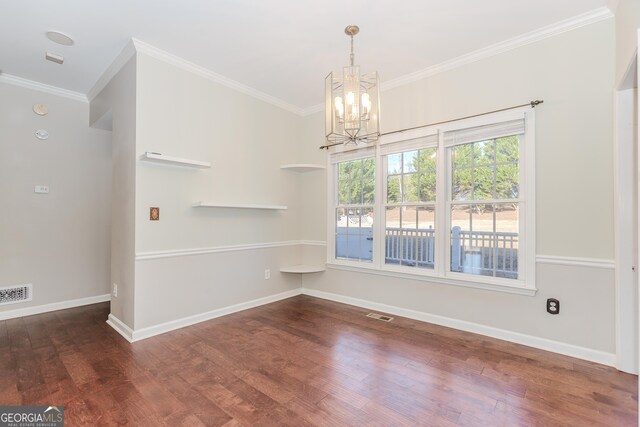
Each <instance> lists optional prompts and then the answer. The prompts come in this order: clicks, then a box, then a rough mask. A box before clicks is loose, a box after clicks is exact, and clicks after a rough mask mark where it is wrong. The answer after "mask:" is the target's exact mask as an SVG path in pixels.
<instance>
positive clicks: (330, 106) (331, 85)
mask: <svg viewBox="0 0 640 427" xmlns="http://www.w3.org/2000/svg"><path fill="white" fill-rule="evenodd" d="M344 31H345V33H346V34H347V35H348V36H350V37H351V63H350V65H349V66H346V67H344V68H343V69H342V75H334V73H333V72H332V73H329V75H328V76H327V77H326V79H325V136H326V138H327V142H328V143H329V144H331V145H337V144H348V143H354V144H358V143H366V144H369V143H372V142H375V141H377V140H378V138H379V137H380V102H379V100H380V96H379V95H380V84H379V80H378V73H376V72H375V71H374V72H371V73H368V74H360V67H359V66H358V65H354V63H353V62H354V54H353V36H355V35H356V34H358V31H359V28H358V27H357V26H355V25H349V26H348V27H347V28H345V30H344Z"/></svg>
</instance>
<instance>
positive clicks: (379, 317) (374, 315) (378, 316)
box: [367, 313, 393, 322]
mask: <svg viewBox="0 0 640 427" xmlns="http://www.w3.org/2000/svg"><path fill="white" fill-rule="evenodd" d="M367 317H371V318H372V319H377V320H382V321H383V322H391V321H392V320H393V317H389V316H385V315H384V314H378V313H369V314H367Z"/></svg>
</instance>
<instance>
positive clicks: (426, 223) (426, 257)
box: [417, 206, 436, 269]
mask: <svg viewBox="0 0 640 427" xmlns="http://www.w3.org/2000/svg"><path fill="white" fill-rule="evenodd" d="M435 227H436V215H435V206H422V207H419V208H418V242H417V246H418V248H417V263H418V267H422V268H431V269H432V268H433V263H434V259H435V244H436V240H435Z"/></svg>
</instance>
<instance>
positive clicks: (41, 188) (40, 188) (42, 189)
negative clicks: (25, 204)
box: [33, 185, 49, 194]
mask: <svg viewBox="0 0 640 427" xmlns="http://www.w3.org/2000/svg"><path fill="white" fill-rule="evenodd" d="M33 191H34V192H36V193H40V194H49V186H48V185H36V186H35V187H34V188H33Z"/></svg>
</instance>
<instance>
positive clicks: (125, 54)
mask: <svg viewBox="0 0 640 427" xmlns="http://www.w3.org/2000/svg"><path fill="white" fill-rule="evenodd" d="M135 54H136V48H135V46H134V43H133V39H132V40H129V41H128V42H127V44H126V45H125V46H124V47H123V48H122V50H121V51H120V53H119V54H118V56H116V58H115V59H114V60H113V61H112V62H111V65H109V66H108V67H107V69H106V70H105V71H104V73H102V75H101V76H100V77H99V78H98V80H97V81H96V82H95V83H94V84H93V87H92V88H91V90H90V91H89V93H87V98H88V99H89V101H93V98H95V97H96V96H97V95H98V94H99V93H100V92H102V89H104V88H105V87H106V86H107V85H108V84H109V82H110V81H111V79H113V78H114V77H115V75H116V74H118V72H119V71H120V70H121V69H122V67H124V66H125V65H126V64H127V62H129V60H130V59H131V58H132V57H133V56H134V55H135Z"/></svg>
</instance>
